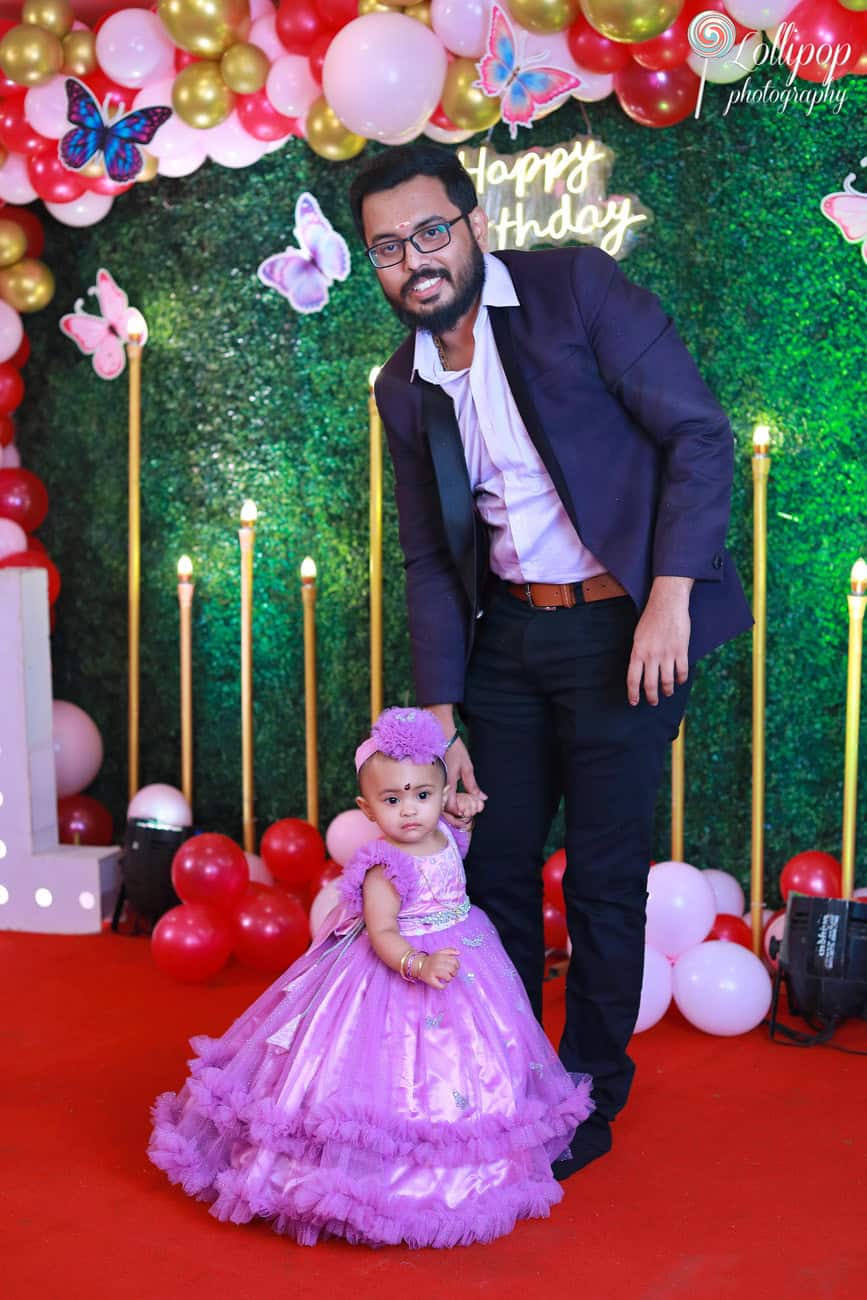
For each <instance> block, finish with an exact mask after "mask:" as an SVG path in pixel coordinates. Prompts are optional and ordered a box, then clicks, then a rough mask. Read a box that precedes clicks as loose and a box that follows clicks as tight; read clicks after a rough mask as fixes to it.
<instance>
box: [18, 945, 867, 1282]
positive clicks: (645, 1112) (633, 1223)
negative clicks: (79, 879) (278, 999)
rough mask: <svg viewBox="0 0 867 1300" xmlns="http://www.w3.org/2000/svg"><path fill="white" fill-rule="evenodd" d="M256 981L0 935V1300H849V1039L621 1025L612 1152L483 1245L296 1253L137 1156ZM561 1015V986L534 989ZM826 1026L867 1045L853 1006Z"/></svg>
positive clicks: (861, 1274) (860, 1192)
mask: <svg viewBox="0 0 867 1300" xmlns="http://www.w3.org/2000/svg"><path fill="white" fill-rule="evenodd" d="M267 983H268V981H267V980H264V979H262V978H260V977H257V976H255V975H253V974H252V973H251V972H248V971H244V970H242V969H241V968H240V967H238V966H231V967H229V968H228V969H227V970H226V971H224V972H223V974H222V975H221V976H218V977H217V980H216V981H215V982H214V984H212V985H208V986H204V987H187V986H184V985H179V984H174V983H172V982H171V981H169V980H168V979H167V978H166V977H165V976H163V975H161V974H159V972H157V971H156V970H155V969H154V968H153V967H152V965H151V961H150V953H149V945H148V942H147V940H146V939H143V938H139V939H133V938H125V937H121V936H117V935H111V934H105V935H102V936H93V937H86V938H54V937H49V936H42V935H19V934H0V987H2V989H3V992H4V997H3V1003H4V1008H5V1010H4V1014H3V1021H2V1035H3V1043H4V1052H3V1078H2V1084H0V1092H2V1096H3V1129H2V1147H3V1173H4V1176H3V1180H2V1206H0V1212H2V1217H0V1239H2V1241H3V1247H2V1253H0V1294H2V1295H3V1297H4V1298H5V1300H78V1297H85V1296H88V1297H89V1296H100V1297H107V1300H126V1298H127V1297H129V1298H130V1300H145V1298H147V1300H150V1297H160V1298H161V1300H175V1297H178V1298H181V1297H182V1298H183V1300H205V1298H207V1300H215V1298H219V1300H271V1298H272V1297H287V1298H291V1300H295V1298H296V1297H301V1298H303V1300H306V1298H307V1297H311V1298H312V1297H317V1300H321V1298H323V1297H327V1298H328V1300H337V1298H338V1297H342V1296H344V1295H346V1294H348V1293H349V1292H350V1289H351V1293H352V1296H353V1300H365V1297H368V1296H369V1297H376V1300H437V1298H438V1297H443V1298H448V1300H455V1298H456V1300H463V1298H464V1297H477V1296H480V1297H491V1300H494V1297H496V1298H497V1300H502V1297H507V1300H511V1298H512V1297H514V1298H515V1300H518V1297H520V1298H521V1300H561V1298H562V1300H572V1297H575V1298H576V1300H578V1298H580V1300H621V1297H622V1298H623V1300H626V1298H627V1297H628V1298H629V1300H728V1297H739V1298H740V1297H743V1298H744V1300H752V1298H753V1297H760V1296H766V1295H778V1296H779V1297H781V1300H802V1297H803V1298H804V1300H806V1298H807V1297H810V1300H854V1297H857V1296H859V1295H864V1294H865V1289H867V1102H865V1096H867V1087H865V1082H867V1058H859V1057H854V1056H844V1055H842V1054H841V1053H839V1052H835V1051H830V1050H828V1049H826V1048H813V1049H810V1050H803V1051H802V1050H795V1049H788V1048H784V1047H779V1046H776V1045H774V1044H771V1043H769V1042H768V1041H767V1038H766V1037H765V1036H764V1032H763V1031H761V1030H756V1031H755V1032H754V1033H752V1034H748V1035H746V1036H745V1037H742V1038H736V1039H728V1040H727V1039H717V1038H710V1037H707V1036H706V1035H704V1034H701V1033H700V1032H699V1031H698V1030H695V1029H692V1028H690V1027H689V1026H688V1025H687V1024H686V1023H685V1022H684V1021H683V1020H682V1019H681V1018H680V1016H679V1015H678V1014H677V1013H676V1012H674V1011H670V1012H669V1014H668V1016H667V1017H666V1019H665V1020H664V1021H663V1022H662V1024H660V1025H658V1026H657V1027H656V1028H655V1029H652V1030H650V1031H649V1032H648V1033H646V1034H644V1035H642V1036H640V1037H639V1038H637V1039H636V1040H635V1041H634V1044H633V1055H634V1057H635V1059H636V1061H637V1064H638V1074H637V1080H636V1084H635V1087H634V1089H633V1093H632V1100H631V1102H630V1105H629V1107H628V1109H627V1110H626V1111H625V1112H624V1114H623V1116H622V1117H621V1118H620V1119H619V1120H618V1122H617V1125H616V1128H615V1143H614V1150H613V1152H612V1154H611V1155H609V1156H606V1157H605V1158H604V1159H602V1160H600V1161H598V1162H597V1163H595V1164H594V1165H592V1166H590V1167H589V1168H587V1169H585V1170H584V1171H582V1172H581V1173H579V1174H577V1175H576V1176H575V1177H574V1178H572V1179H571V1180H570V1181H569V1182H568V1183H566V1184H565V1189H566V1197H565V1199H564V1201H563V1202H562V1203H561V1204H560V1205H558V1206H556V1207H555V1209H554V1211H553V1213H552V1216H551V1218H550V1219H548V1220H536V1221H533V1222H528V1223H522V1224H520V1225H519V1227H518V1228H517V1230H516V1231H515V1232H514V1233H513V1234H512V1235H511V1236H510V1237H506V1238H503V1239H501V1240H500V1241H497V1242H494V1243H493V1244H492V1245H489V1246H472V1247H467V1248H458V1249H456V1250H452V1251H441V1252H438V1251H421V1252H413V1251H409V1250H403V1249H383V1250H378V1251H371V1250H367V1249H364V1248H353V1247H350V1246H347V1245H345V1243H342V1242H329V1243H326V1244H325V1245H322V1246H317V1247H315V1248H314V1249H308V1248H304V1247H298V1246H295V1245H293V1244H291V1243H289V1242H287V1241H286V1240H284V1239H282V1238H279V1237H277V1236H275V1235H274V1234H273V1233H271V1232H270V1230H269V1229H268V1228H267V1226H265V1225H264V1224H252V1225H247V1226H245V1227H237V1226H234V1225H229V1224H220V1223H217V1222H216V1221H215V1220H214V1219H212V1218H211V1217H210V1215H209V1214H208V1212H207V1208H206V1207H205V1206H204V1205H202V1204H201V1203H199V1202H195V1201H191V1200H190V1199H188V1198H187V1197H185V1196H184V1195H183V1193H182V1192H181V1191H180V1190H178V1189H177V1188H174V1187H172V1186H171V1185H170V1184H169V1183H168V1181H167V1180H166V1179H165V1177H164V1176H163V1175H162V1174H161V1173H160V1172H159V1171H158V1170H156V1169H154V1168H153V1167H152V1166H151V1165H150V1164H149V1162H148V1161H147V1159H146V1157H145V1155H144V1148H145V1143H146V1140H147V1134H148V1107H149V1105H150V1103H151V1100H152V1099H153V1097H154V1096H155V1095H156V1094H157V1093H158V1092H161V1091H163V1090H165V1089H166V1088H174V1087H177V1086H178V1085H179V1084H180V1083H181V1081H182V1079H183V1075H184V1062H185V1060H186V1057H187V1055H188V1051H187V1043H186V1040H187V1038H188V1037H189V1036H190V1035H191V1034H193V1033H201V1032H206V1033H212V1034H217V1033H220V1032H221V1031H222V1030H223V1029H224V1028H225V1027H226V1025H227V1024H228V1023H229V1022H230V1021H231V1020H232V1019H234V1017H235V1016H236V1015H237V1014H238V1013H239V1012H240V1011H241V1010H242V1009H243V1008H244V1007H245V1006H246V1005H247V1004H248V1003H249V1002H250V1001H252V999H253V998H254V997H255V996H256V995H257V993H258V992H259V991H260V990H261V989H262V988H264V987H265V985H266V984H267ZM548 991H549V995H550V996H549V1004H548V1010H549V1017H548V1021H549V1023H548V1028H549V1030H550V1031H551V1033H552V1034H555V1033H556V1032H557V1030H558V1029H559V1022H560V1018H561V1015H562V1005H561V996H562V983H559V982H554V983H552V984H550V985H549V986H548ZM839 1041H840V1042H842V1043H844V1044H846V1045H847V1046H851V1047H857V1048H861V1049H867V1025H865V1024H860V1023H858V1024H856V1023H850V1024H849V1025H846V1026H844V1030H843V1031H842V1032H841V1034H840V1036H839Z"/></svg>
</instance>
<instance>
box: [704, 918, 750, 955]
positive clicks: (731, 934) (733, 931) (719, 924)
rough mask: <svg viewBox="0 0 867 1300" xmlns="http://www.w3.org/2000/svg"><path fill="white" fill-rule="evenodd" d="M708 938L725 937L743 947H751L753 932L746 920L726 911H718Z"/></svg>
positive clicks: (729, 941)
mask: <svg viewBox="0 0 867 1300" xmlns="http://www.w3.org/2000/svg"><path fill="white" fill-rule="evenodd" d="M707 937H708V939H725V940H726V941H727V942H728V943H739V944H742V945H743V947H744V948H749V950H750V952H752V948H753V932H752V930H751V929H750V927H749V926H748V925H747V923H746V921H743V920H741V918H740V917H739V916H731V915H730V914H729V913H728V912H720V913H719V915H718V916H717V918H716V920H715V921H714V923H713V925H712V926H711V928H710V933H709V934H708V936H707Z"/></svg>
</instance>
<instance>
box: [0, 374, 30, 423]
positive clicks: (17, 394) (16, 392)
mask: <svg viewBox="0 0 867 1300" xmlns="http://www.w3.org/2000/svg"><path fill="white" fill-rule="evenodd" d="M23 400H24V380H23V379H22V378H21V374H20V372H19V371H18V370H17V369H16V368H15V366H13V364H12V362H11V361H3V362H0V414H3V415H11V414H12V412H13V411H17V410H18V407H19V406H20V405H21V403H22V401H23Z"/></svg>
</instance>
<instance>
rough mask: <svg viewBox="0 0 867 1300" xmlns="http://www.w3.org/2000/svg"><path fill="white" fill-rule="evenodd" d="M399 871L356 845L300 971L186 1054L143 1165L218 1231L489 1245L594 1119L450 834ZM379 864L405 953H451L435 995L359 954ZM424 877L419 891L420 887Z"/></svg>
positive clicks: (545, 1199)
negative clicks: (477, 903)
mask: <svg viewBox="0 0 867 1300" xmlns="http://www.w3.org/2000/svg"><path fill="white" fill-rule="evenodd" d="M441 827H442V829H443V830H445V832H446V836H447V839H448V845H447V847H446V848H445V849H443V850H442V851H441V852H439V853H436V854H433V855H432V856H430V857H426V858H412V857H410V856H408V855H406V854H404V853H402V852H400V851H399V850H398V849H396V848H394V847H393V846H392V845H390V844H388V843H386V842H385V841H384V840H376V841H373V842H372V843H370V844H367V845H365V846H364V848H362V849H360V850H359V852H358V853H357V854H356V855H355V857H354V858H353V859H352V861H351V862H350V863H349V865H348V866H347V867H346V869H345V871H344V873H343V876H342V877H341V880H340V888H341V893H342V896H343V900H344V902H343V904H342V905H341V906H340V907H339V908H336V909H335V910H334V911H332V912H331V914H330V915H329V917H328V918H327V919H326V921H325V923H324V925H323V927H322V929H321V930H320V932H319V934H318V935H317V936H316V939H315V941H314V943H313V946H312V947H311V948H310V949H309V951H308V952H306V953H305V954H304V956H303V957H301V958H299V960H298V961H297V962H295V964H294V965H293V966H291V967H290V968H289V970H288V971H286V973H285V974H283V975H281V976H280V978H279V979H278V980H277V981H276V982H275V983H274V984H272V985H271V987H270V988H269V989H267V990H266V992H265V993H263V994H262V996H261V997H260V998H258V1000H257V1001H256V1002H254V1003H253V1005H252V1006H251V1007H249V1008H248V1010H247V1011H245V1012H244V1014H243V1015H242V1016H240V1018H239V1019H238V1020H236V1021H235V1023H234V1024H233V1025H232V1026H231V1027H230V1028H229V1029H228V1030H227V1031H226V1033H225V1034H224V1035H223V1036H222V1038H207V1037H204V1036H199V1037H197V1038H193V1039H191V1040H190V1043H191V1046H192V1047H193V1050H194V1051H195V1053H196V1057H195V1059H193V1060H192V1061H191V1062H190V1076H189V1077H188V1079H187V1081H186V1083H185V1084H184V1086H183V1088H182V1089H181V1091H180V1092H179V1093H177V1094H175V1093H173V1092H167V1093H164V1094H163V1095H162V1096H161V1097H159V1098H158V1099H157V1101H156V1103H155V1105H154V1108H153V1117H154V1128H153V1133H152V1136H151V1140H150V1144H149V1147H148V1154H149V1156H150V1159H151V1160H152V1161H153V1162H154V1164H156V1165H158V1166H159V1168H160V1169H163V1170H165V1172H166V1173H167V1174H168V1176H169V1178H170V1179H171V1180H172V1182H176V1183H180V1185H181V1186H182V1187H183V1189H184V1191H185V1192H187V1193H188V1194H189V1195H190V1196H195V1197H197V1198H198V1199H199V1200H203V1201H208V1202H210V1203H211V1205H210V1212H211V1214H213V1215H215V1216H216V1217H217V1218H218V1219H224V1220H225V1219H229V1220H231V1221H232V1222H233V1223H246V1222H248V1221H249V1220H250V1219H252V1218H253V1217H254V1216H257V1215H258V1216H261V1217H263V1218H267V1219H269V1220H270V1221H271V1224H272V1227H273V1228H274V1229H275V1230H276V1231H277V1232H282V1233H286V1234H287V1235H288V1236H290V1237H293V1238H294V1239H295V1240H296V1241H298V1242H301V1243H303V1244H304V1245H313V1244H314V1243H315V1242H316V1241H317V1240H318V1239H319V1238H320V1237H327V1236H329V1235H337V1236H342V1237H345V1238H346V1239H347V1240H348V1241H351V1242H365V1243H367V1244H369V1245H382V1244H386V1243H387V1244H396V1243H398V1242H406V1243H407V1244H408V1245H410V1246H455V1245H464V1244H468V1243H470V1242H473V1241H491V1240H492V1239H493V1238H494V1237H498V1236H501V1235H502V1234H504V1233H507V1232H509V1231H511V1229H512V1228H513V1227H514V1225H515V1222H516V1220H517V1219H521V1218H533V1217H542V1216H546V1215H547V1214H548V1212H549V1207H550V1206H551V1205H553V1204H555V1203H556V1202H557V1201H559V1200H560V1198H561V1196H562V1194H563V1193H562V1190H561V1188H560V1185H559V1184H558V1183H557V1182H556V1181H555V1180H554V1178H553V1176H552V1173H551V1165H550V1162H551V1160H552V1159H554V1158H556V1157H557V1156H559V1155H561V1154H563V1152H564V1150H565V1149H566V1148H568V1145H569V1142H570V1139H571V1137H572V1135H573V1133H574V1131H575V1129H576V1127H577V1126H578V1125H579V1124H580V1123H581V1122H582V1120H584V1119H586V1117H587V1116H588V1114H589V1113H590V1111H591V1110H592V1109H593V1103H592V1102H591V1101H590V1088H591V1080H590V1079H589V1078H588V1077H587V1076H583V1077H580V1078H575V1077H574V1076H573V1077H570V1075H569V1074H567V1072H566V1070H565V1069H564V1068H563V1066H562V1065H561V1063H560V1061H559V1059H558V1058H557V1056H556V1054H555V1052H554V1050H553V1048H552V1047H551V1045H550V1043H549V1042H548V1040H547V1038H546V1037H545V1034H544V1033H543V1031H542V1029H541V1027H540V1025H539V1023H538V1022H537V1020H536V1019H535V1017H534V1016H533V1013H532V1011H531V1009H530V1004H529V1002H528V1000H527V996H526V993H525V991H524V988H523V985H522V984H521V980H520V978H519V976H518V973H517V971H516V970H515V968H514V966H513V965H512V963H511V961H510V960H509V958H508V957H507V956H506V953H505V950H504V949H503V946H502V944H501V943H500V940H499V937H498V935H497V932H496V930H495V929H494V927H493V925H492V924H491V922H490V921H489V920H488V918H487V916H486V915H485V913H484V912H482V911H480V910H479V909H478V908H477V907H472V906H471V905H470V901H469V899H468V898H467V895H466V889H465V880H464V871H463V865H462V863H461V856H460V852H459V849H458V843H459V841H460V842H461V847H462V848H463V849H464V851H465V845H464V844H463V839H464V837H463V836H462V835H461V833H460V832H454V831H452V830H451V828H446V826H445V823H444V822H443V823H441ZM376 864H380V865H382V866H383V868H384V869H385V872H386V875H387V876H388V878H389V879H390V880H391V882H392V884H393V885H394V886H395V888H396V889H397V891H398V893H399V894H400V897H401V910H400V915H399V918H398V924H399V927H400V931H401V934H403V935H405V936H406V938H407V939H408V940H409V941H410V942H411V943H412V945H413V946H414V947H416V948H421V949H423V950H425V951H427V952H434V951H435V950H436V949H438V948H447V947H451V948H457V949H458V951H459V952H460V970H459V972H458V974H457V975H456V976H455V978H454V979H453V980H452V981H451V982H450V983H449V984H448V985H447V986H446V988H444V989H442V990H437V989H432V988H429V987H428V986H427V985H426V984H421V983H407V982H406V981H405V980H403V979H401V977H400V975H399V974H398V973H397V972H396V971H393V970H391V969H390V968H389V967H388V966H386V965H385V963H384V962H382V961H381V960H380V959H379V957H377V955H376V953H375V952H374V951H373V949H372V948H371V946H370V942H369V940H368V937H367V934H366V932H365V930H364V922H363V919H362V916H361V911H362V903H361V886H362V882H363V880H364V875H365V872H366V871H367V870H369V868H370V867H372V866H374V865H376ZM422 872H423V873H424V877H426V881H425V879H424V878H423V875H422Z"/></svg>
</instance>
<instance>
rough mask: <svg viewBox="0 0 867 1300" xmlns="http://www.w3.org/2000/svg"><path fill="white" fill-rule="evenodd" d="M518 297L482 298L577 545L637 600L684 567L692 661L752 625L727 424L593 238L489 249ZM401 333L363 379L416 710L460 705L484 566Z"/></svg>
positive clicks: (456, 436)
mask: <svg viewBox="0 0 867 1300" xmlns="http://www.w3.org/2000/svg"><path fill="white" fill-rule="evenodd" d="M496 256H498V257H500V258H501V259H502V261H503V262H504V263H505V265H506V266H507V267H508V269H509V273H510V275H511V276H512V280H513V282H514V285H515V291H516V293H517V296H518V299H519V302H520V305H519V306H517V307H491V308H489V313H490V319H491V325H492V328H493V331H494V338H495V340H496V344H497V349H498V351H499V354H500V359H501V361H502V363H503V368H504V370H505V373H506V377H507V379H508V381H509V386H510V388H511V390H512V394H513V396H514V398H515V402H516V404H517V406H518V409H519V411H520V413H521V417H522V419H523V421H524V424H525V425H526V427H527V431H528V433H529V435H530V437H531V438H532V440H533V442H534V443H535V445H536V447H537V448H538V451H539V454H540V455H541V457H542V460H543V461H544V463H545V465H546V467H547V469H548V472H549V474H550V475H551V478H552V480H553V482H554V485H555V487H556V489H557V491H558V493H559V495H560V498H561V500H562V502H563V505H564V506H565V508H566V510H567V512H568V514H569V517H570V519H571V520H572V522H573V524H574V525H575V527H576V529H577V530H578V533H579V535H580V537H581V539H582V541H583V542H584V544H585V545H586V546H588V547H589V548H590V550H591V551H592V552H593V554H594V555H596V556H598V558H599V559H600V560H601V562H602V563H603V564H604V565H605V567H606V568H607V569H608V571H609V572H610V573H613V574H614V576H615V577H616V578H618V579H619V581H620V582H621V583H622V584H623V586H624V587H625V588H626V590H627V591H628V592H629V595H630V596H631V597H632V599H633V600H634V602H635V604H636V606H637V608H638V609H639V610H641V609H642V608H643V607H644V604H645V602H646V600H647V597H648V595H649V592H650V585H651V583H652V581H653V579H654V577H655V576H656V575H658V574H659V575H673V576H683V577H690V578H695V579H696V582H695V586H694V587H693V590H692V596H691V598H690V615H691V620H692V633H691V638H690V661H691V662H695V660H696V659H698V658H700V657H701V656H702V655H705V654H707V653H708V651H709V650H712V649H713V648H714V647H715V646H718V645H720V644H721V643H722V642H723V641H727V640H728V639H729V638H731V637H733V636H736V635H737V634H738V633H740V632H743V631H745V630H746V629H747V628H749V627H750V626H751V623H752V617H751V614H750V610H749V606H748V605H747V602H746V600H745V598H744V594H743V591H742V590H741V585H740V582H739V580H738V576H737V573H736V572H735V568H734V565H733V563H732V561H731V559H730V557H729V556H728V554H727V552H726V549H725V536H726V529H727V526H728V519H729V505H730V495H731V481H732V472H733V461H734V455H733V451H734V447H733V438H732V432H731V428H730V426H729V422H728V420H727V419H726V416H725V414H724V413H723V411H722V409H721V408H720V406H719V405H718V403H717V402H716V400H715V399H714V397H713V396H712V395H711V393H710V391H709V390H708V388H707V387H706V385H705V384H704V382H703V380H702V378H701V376H700V374H699V372H698V369H697V368H696V365H695V362H694V361H693V359H692V357H691V356H690V354H689V352H688V351H687V349H686V347H685V345H684V343H683V342H682V340H681V339H680V337H679V335H678V333H677V331H676V329H675V327H674V324H673V323H672V320H671V318H670V317H668V316H667V315H666V314H665V312H664V311H663V309H662V307H661V306H660V304H659V300H658V299H657V298H656V296H655V295H654V294H652V293H649V292H648V291H647V290H646V289H642V288H640V287H639V286H637V285H635V284H632V283H630V281H629V280H627V278H626V276H625V275H624V274H623V272H622V271H621V270H620V267H619V266H618V264H617V262H616V261H615V260H614V259H613V258H611V257H609V256H608V254H607V253H603V252H602V251H601V250H600V249H597V248H592V247H582V248H563V249H553V250H546V251H537V252H530V253H526V252H524V253H518V252H509V253H502V254H497V255H496ZM414 345H415V338H414V335H410V336H409V337H408V338H407V339H406V340H405V341H404V342H403V343H402V344H401V346H400V347H399V348H398V349H397V351H396V352H395V353H394V355H393V356H392V357H391V359H390V360H389V362H388V363H387V365H386V366H384V367H383V369H382V371H381V373H380V376H379V379H378V381H377V384H376V400H377V403H378V405H379V410H380V412H381V414H382V419H383V423H384V425H385V429H386V434H387V437H388V444H389V449H390V451H391V456H392V460H393V462H394V470H395V479H396V496H397V507H398V516H399V524H400V543H401V547H402V548H403V553H404V560H405V566H406V584H407V603H408V607H409V627H410V636H411V640H412V656H413V665H414V670H415V684H416V693H417V699H418V703H419V704H449V703H459V702H460V701H461V700H462V699H463V691H464V671H465V667H466V663H467V660H468V658H469V654H470V650H471V649H472V642H473V629H474V626H475V619H476V616H477V615H478V613H479V607H480V601H481V594H482V583H483V581H484V573H485V565H486V561H487V550H488V548H487V539H486V537H485V535H484V533H485V530H484V527H483V525H482V524H481V521H480V520H479V518H478V516H477V514H476V512H475V510H474V507H473V499H472V494H471V491H470V484H469V477H468V474H467V468H466V462H465V460H464V455H463V447H462V444H461V440H460V433H459V430H458V425H457V420H456V418H455V415H454V407H453V405H452V402H451V399H450V398H449V397H448V396H447V395H446V394H444V393H443V391H442V389H441V388H439V386H437V385H433V384H428V383H426V382H425V381H423V380H422V379H420V378H419V377H418V376H416V378H415V380H413V379H412V363H413V352H414Z"/></svg>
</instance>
